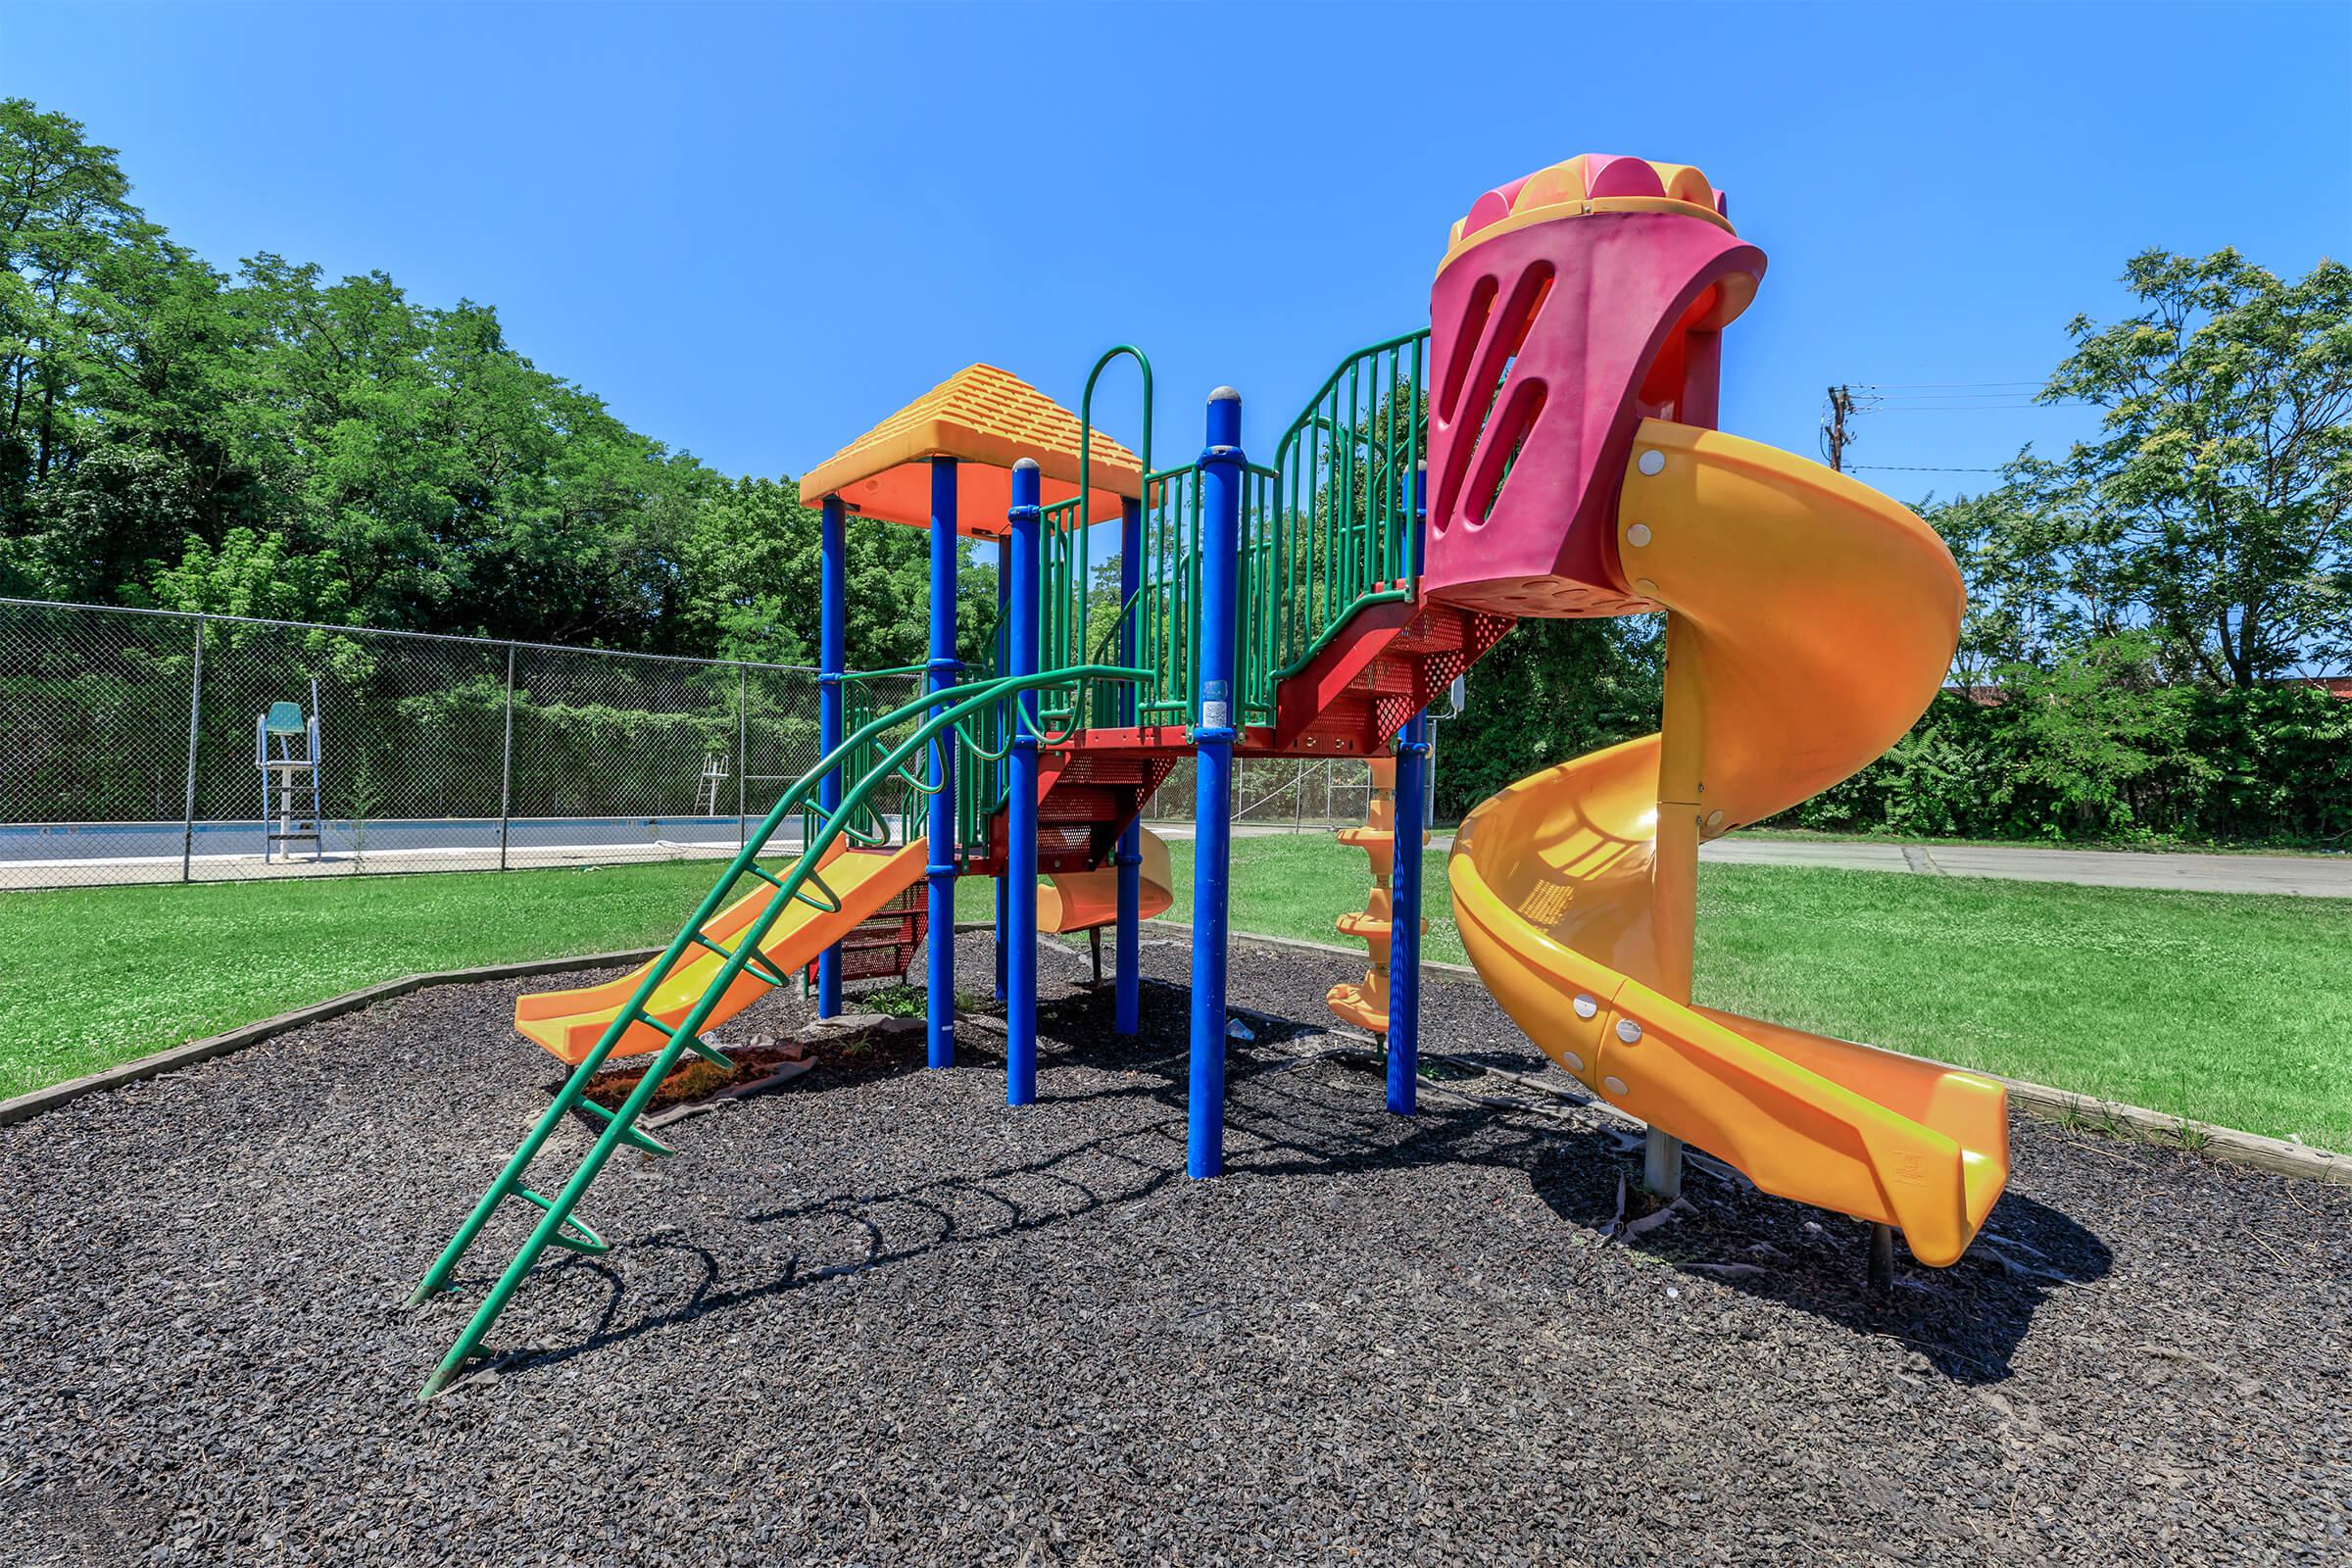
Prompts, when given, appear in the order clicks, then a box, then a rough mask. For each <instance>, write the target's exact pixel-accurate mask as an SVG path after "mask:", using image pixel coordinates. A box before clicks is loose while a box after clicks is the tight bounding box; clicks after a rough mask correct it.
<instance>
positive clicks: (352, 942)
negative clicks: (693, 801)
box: [0, 862, 716, 1099]
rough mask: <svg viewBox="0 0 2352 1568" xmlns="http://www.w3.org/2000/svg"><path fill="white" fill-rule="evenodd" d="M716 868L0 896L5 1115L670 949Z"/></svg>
mask: <svg viewBox="0 0 2352 1568" xmlns="http://www.w3.org/2000/svg"><path fill="white" fill-rule="evenodd" d="M715 871H716V867H715V866H713V865H711V864H709V863H695V862H682V863H672V864H667V865H640V866H627V867H613V868H606V869H597V870H572V871H510V872H507V873H505V874H503V875H501V874H487V873H486V874H465V873H452V874H449V875H442V876H387V877H357V876H354V877H337V878H336V879H334V880H333V881H323V880H320V881H310V880H303V881H292V880H288V881H283V882H247V883H215V884H209V885H202V886H197V887H134V888H91V889H87V890H82V891H76V892H70V893H10V894H5V895H0V952H6V953H9V954H12V955H15V956H17V961H16V962H13V963H10V964H8V965H6V966H0V1099H6V1098H8V1097H9V1096H11V1095H21V1094H23V1093H25V1091H26V1090H29V1089H37V1088H39V1087H40V1086H41V1085H43V1084H51V1083H56V1082H57V1081H59V1080H60V1079H64V1078H75V1077H79V1076H80V1075H81V1074H83V1073H89V1072H96V1071H98V1070H99V1069H100V1068H103V1067H110V1066H113V1065H114V1064H115V1063H117V1062H121V1061H128V1060H130V1059H131V1058H132V1057H134V1056H143V1055H146V1054H149V1053H151V1052H156V1051H161V1050H163V1049H165V1048H166V1047H168V1046H174V1045H177V1044H179V1043H180V1042H181V1041H183V1040H196V1039H201V1038H202V1037H203V1036H205V1035H210V1034H218V1033H220V1032H221V1030H223V1029H231V1028H234V1027H235V1026H236V1025H238V1024H241V1023H251V1022H252V1021H253V1020H255V1019H257V1018H267V1017H269V1016H270V1015H271V1014H272V1013H279V1012H285V1011H287V1010H289V1009H291V1008H294V1007H300V1006H303V1005H307V1004H310V1003H313V1002H323V1001H324V1000H325V999H327V998H328V997H335V996H341V995H342V994H343V993H344V992H346V991H357V990H359V989H360V988H361V987H362V986H369V985H374V984H376V983H377V982H378V981H383V980H391V979H396V978H398V977H399V976H401V975H404V974H417V973H419V972H421V971H425V970H432V969H463V968H467V967H470V966H472V965H474V964H481V963H501V962H510V961H513V960H515V959H519V958H544V957H554V956H561V955H564V954H574V953H605V952H611V951H613V950H615V949H622V948H646V947H655V946H658V945H660V944H662V943H663V942H666V941H668V940H669V939H670V937H671V936H673V935H674V934H675V933H676V931H677V928H678V922H679V921H680V920H682V919H683V918H684V917H685V916H686V915H687V914H688V913H689V912H690V911H691V910H692V909H693V908H694V906H695V901H696V900H698V899H700V898H701V897H702V896H703V894H704V893H706V892H708V891H709V889H710V886H711V879H712V876H713V874H714V873H715Z"/></svg>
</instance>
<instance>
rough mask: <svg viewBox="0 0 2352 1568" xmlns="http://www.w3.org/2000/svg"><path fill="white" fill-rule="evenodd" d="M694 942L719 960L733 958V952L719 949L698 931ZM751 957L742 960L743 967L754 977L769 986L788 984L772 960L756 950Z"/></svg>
mask: <svg viewBox="0 0 2352 1568" xmlns="http://www.w3.org/2000/svg"><path fill="white" fill-rule="evenodd" d="M694 941H695V943H696V944H697V945H698V946H700V947H704V948H708V949H709V950H710V951H711V952H712V953H715V954H717V955H718V956H719V957H721V958H732V957H733V956H735V954H734V952H733V950H731V949H728V948H722V947H720V946H719V945H718V944H717V943H715V942H713V941H711V939H710V938H709V937H707V936H705V935H703V934H702V933H701V932H700V931H697V932H696V933H695V934H694ZM752 955H753V956H751V957H749V958H746V959H745V960H744V963H743V966H744V967H745V968H746V969H748V970H750V971H751V973H752V974H753V975H754V977H756V978H758V979H760V980H764V981H766V982H767V983H768V984H769V985H771V986H780V985H785V984H788V982H787V981H786V980H785V978H784V977H783V976H782V975H780V974H778V973H777V972H776V965H775V960H774V959H772V958H769V957H768V956H767V955H766V954H764V953H761V952H760V950H759V949H758V948H754V949H753V950H752Z"/></svg>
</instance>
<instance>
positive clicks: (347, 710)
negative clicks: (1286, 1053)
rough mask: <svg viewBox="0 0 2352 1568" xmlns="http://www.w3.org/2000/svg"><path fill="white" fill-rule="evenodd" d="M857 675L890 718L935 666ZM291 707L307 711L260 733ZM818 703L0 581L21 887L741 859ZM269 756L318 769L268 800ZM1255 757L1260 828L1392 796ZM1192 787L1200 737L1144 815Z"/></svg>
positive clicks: (687, 663) (620, 659)
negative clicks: (6, 591) (37, 595)
mask: <svg viewBox="0 0 2352 1568" xmlns="http://www.w3.org/2000/svg"><path fill="white" fill-rule="evenodd" d="M918 685H919V677H917V676H914V675H907V674H873V675H862V676H859V677H858V686H859V690H858V692H857V702H858V704H859V705H861V706H862V707H863V708H864V709H865V710H866V711H876V712H879V711H888V710H890V709H893V708H896V707H898V706H900V705H902V704H904V703H907V702H908V701H911V700H912V699H913V698H914V696H915V695H916V691H917V688H918ZM280 705H292V710H293V716H294V720H295V724H294V730H293V731H292V732H290V733H286V734H282V735H265V734H264V725H265V720H266V719H267V718H268V717H269V716H270V714H271V712H272V710H273V709H276V710H278V711H279V712H280V713H281V714H282V713H283V712H284V709H282V708H281V707H280ZM816 715H817V680H816V672H815V671H814V670H811V669H807V668H801V667H796V666H790V665H778V664H755V663H741V662H727V661H711V660H697V659H674V658H665V657H661V656H655V655H640V654H622V653H612V652H606V651H602V650H595V649H584V648H557V647H550V646H547V645H544V644H536V643H507V642H492V641H486V640H482V639H477V638H466V637H440V636H428V635H422V634H417V633H405V632H385V631H363V630H357V629H354V628H351V627H344V626H317V625H306V624H301V623H296V622H289V621H269V620H253V619H247V618H242V617H239V616H234V615H195V614H187V613H178V612H169V611H137V610H119V609H107V608H100V607H93V606H84V605H61V604H47V603H42V602H38V601H31V600H19V599H0V888H53V887H89V886H99V885H106V884H113V883H138V882H215V881H236V880H245V879H251V878H258V877H278V876H321V875H363V874H367V873H369V872H391V871H463V870H507V869H516V868H526V867H532V866H554V865H589V864H613V863H619V862H627V861H639V860H659V859H680V858H716V857H723V856H727V855H732V854H733V853H734V852H735V851H736V850H737V849H738V848H740V847H741V845H742V844H743V842H744V839H745V838H746V836H747V835H748V834H749V833H750V831H751V829H752V828H753V827H754V826H755V825H756V824H757V823H758V822H759V821H760V818H761V817H763V816H764V815H765V814H766V813H767V811H768V809H769V808H771V807H772V806H774V804H775V803H776V800H777V798H778V797H779V796H781V795H782V793H783V792H784V790H785V789H786V788H788V787H789V786H790V785H791V783H792V782H793V780H795V779H797V778H799V777H800V776H801V775H802V774H804V773H806V772H807V771H808V770H809V768H810V767H812V766H814V765H815V763H816V760H817V756H818V753H817V746H816V737H817V725H816ZM314 720H315V721H316V731H315V733H316V737H317V738H316V741H315V743H314V741H313V740H312V734H313V730H312V721H314ZM314 744H315V747H316V755H315V757H314V756H312V749H313V746H314ZM265 751H266V752H267V755H268V756H269V757H270V758H271V759H282V758H285V757H287V756H292V757H294V758H296V759H298V760H309V761H310V762H312V763H314V764H315V765H312V766H307V767H306V766H300V765H297V766H294V767H292V768H286V769H281V770H279V771H277V772H276V773H275V775H274V776H275V777H276V778H277V779H278V782H279V786H280V788H281V791H282V795H281V798H280V799H278V800H275V801H272V800H270V799H267V798H266V797H265V788H266V783H265V780H266V779H268V778H270V777H271V776H272V774H271V773H270V771H269V770H266V769H265V767H264V765H263V760H264V755H265ZM1236 773H1237V778H1236V786H1235V790H1234V819H1235V821H1237V822H1240V823H1245V824H1253V825H1257V826H1262V827H1280V828H1288V829H1294V830H1299V831H1311V830H1317V829H1330V828H1336V827H1347V826H1350V825H1352V824H1355V823H1359V822H1361V821H1362V820H1363V819H1364V812H1365V809H1366V808H1367V806H1368V804H1369V802H1370V798H1371V770H1370V768H1369V766H1368V765H1367V764H1366V763H1365V762H1364V761H1363V760H1361V759H1356V758H1348V759H1336V758H1335V759H1288V758H1279V759H1269V758H1248V759H1244V760H1241V761H1240V763H1239V764H1238V766H1237V769H1236ZM906 794H907V792H906V791H905V790H904V789H903V788H902V787H900V786H898V785H897V784H895V783H894V784H890V785H887V786H886V787H885V788H884V789H883V790H882V791H881V792H880V793H879V794H878V795H877V798H876V799H875V801H874V806H875V809H876V810H877V811H878V812H880V813H881V814H882V815H883V816H884V817H885V818H886V819H895V818H898V817H899V816H900V814H901V813H903V812H906V811H908V810H914V811H917V812H919V811H920V809H921V806H920V803H919V802H917V803H912V804H911V805H910V803H909V802H908V801H907V799H905V796H906ZM314 802H315V809H314ZM1194 804H1195V792H1194V776H1193V763H1192V760H1191V759H1190V758H1187V759H1185V760H1183V761H1182V762H1181V763H1179V764H1178V766H1177V768H1176V771H1175V773H1174V774H1173V775H1172V776H1171V777H1170V778H1169V779H1168V781H1167V783H1166V784H1165V785H1164V786H1162V787H1161V789H1160V790H1159V791H1158V793H1157V794H1155V795H1154V796H1153V797H1152V801H1151V803H1150V804H1149V805H1148V806H1147V807H1146V809H1145V819H1146V820H1147V821H1151V822H1159V823H1166V822H1189V821H1191V820H1192V818H1193V812H1194ZM281 830H282V831H288V832H291V833H293V834H294V835H295V836H294V837H291V838H288V839H285V840H282V841H280V840H275V839H273V838H272V837H271V835H272V834H274V833H277V832H280V831H281ZM800 833H801V823H800V822H799V820H798V819H797V817H796V818H795V819H794V820H792V821H789V822H787V823H785V824H784V825H783V826H782V827H781V829H780V830H779V832H778V834H777V837H776V838H775V840H774V841H773V842H772V844H771V846H770V848H771V849H773V850H775V851H778V852H789V851H791V850H792V849H793V848H795V847H796V846H797V844H798V843H799V838H800Z"/></svg>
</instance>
